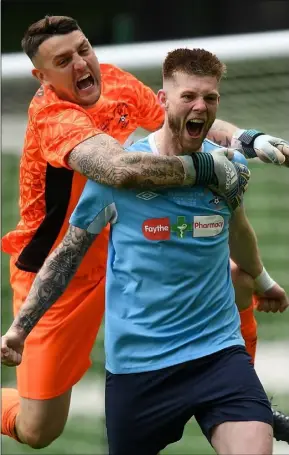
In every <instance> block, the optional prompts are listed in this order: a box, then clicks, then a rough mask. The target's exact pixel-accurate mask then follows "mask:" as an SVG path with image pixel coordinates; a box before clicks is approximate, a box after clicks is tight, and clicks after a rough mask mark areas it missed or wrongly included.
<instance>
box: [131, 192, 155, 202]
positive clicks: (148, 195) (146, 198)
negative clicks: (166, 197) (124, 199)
mask: <svg viewBox="0 0 289 455" xmlns="http://www.w3.org/2000/svg"><path fill="white" fill-rule="evenodd" d="M136 197H138V198H139V199H143V200H144V201H149V200H150V199H154V198H155V197H158V194H157V193H153V192H152V191H143V192H142V193H139V194H137V195H136Z"/></svg>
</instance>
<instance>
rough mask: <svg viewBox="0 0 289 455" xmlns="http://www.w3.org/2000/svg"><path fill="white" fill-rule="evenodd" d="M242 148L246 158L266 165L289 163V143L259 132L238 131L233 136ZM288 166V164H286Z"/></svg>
mask: <svg viewBox="0 0 289 455" xmlns="http://www.w3.org/2000/svg"><path fill="white" fill-rule="evenodd" d="M233 138H234V139H237V140H238V141H239V142H240V143H241V146H242V150H243V153H244V155H245V157H246V158H257V157H258V158H259V159H260V160H261V161H263V162H264V163H274V164H283V163H285V161H287V163H288V161H289V143H288V142H286V141H284V140H283V139H281V138H277V137H273V136H269V135H268V134H264V133H262V132H261V131H257V130H237V131H236V133H235V134H234V136H233ZM285 164H286V163H285Z"/></svg>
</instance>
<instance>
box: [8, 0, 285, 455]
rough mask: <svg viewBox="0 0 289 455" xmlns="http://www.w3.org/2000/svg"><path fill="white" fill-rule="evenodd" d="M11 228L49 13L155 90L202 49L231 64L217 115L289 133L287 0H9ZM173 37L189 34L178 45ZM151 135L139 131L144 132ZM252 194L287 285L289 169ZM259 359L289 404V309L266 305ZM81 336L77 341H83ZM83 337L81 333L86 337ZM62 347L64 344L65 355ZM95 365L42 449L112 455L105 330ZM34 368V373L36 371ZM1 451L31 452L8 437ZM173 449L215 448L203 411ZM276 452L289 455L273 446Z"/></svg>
mask: <svg viewBox="0 0 289 455" xmlns="http://www.w3.org/2000/svg"><path fill="white" fill-rule="evenodd" d="M1 6H2V21H1V22H2V23H1V27H2V160H1V161H2V166H1V188H2V225H1V230H2V234H4V233H6V232H7V231H8V230H10V229H12V228H13V227H15V224H16V223H17V221H18V216H19V215H18V191H19V190H18V166H19V157H20V154H21V150H22V145H23V137H24V132H25V126H26V113H27V108H28V105H29V102H30V99H31V98H32V96H33V94H34V92H35V90H36V89H37V83H36V82H35V81H34V80H33V79H32V77H31V76H30V62H29V60H28V59H27V58H26V57H25V56H23V55H21V54H20V52H21V46H20V41H21V38H22V36H23V34H24V32H25V30H26V28H27V27H28V26H29V25H30V24H31V23H32V22H34V21H36V20H38V19H40V18H41V17H43V16H44V15H45V14H54V15H68V16H73V17H75V18H76V19H77V20H78V22H79V24H80V26H81V27H82V29H83V31H84V33H85V34H86V35H87V37H88V38H89V40H90V41H91V43H92V45H93V46H95V47H96V48H95V50H96V53H97V55H98V57H99V60H100V61H101V62H105V63H114V64H117V65H119V66H121V67H123V68H124V69H126V70H129V71H131V72H132V73H134V74H135V75H137V76H138V77H139V78H140V79H141V80H142V81H143V82H145V83H146V84H148V85H150V86H151V87H152V88H153V89H154V90H158V88H160V86H161V63H162V59H163V58H164V57H165V55H166V52H168V51H169V50H172V49H173V48H175V47H180V46H188V47H204V48H206V49H208V50H210V51H213V52H215V53H216V54H217V55H218V56H219V58H221V60H223V61H224V62H225V63H226V64H227V67H228V76H227V78H226V80H224V81H223V83H222V89H221V95H222V99H221V107H220V111H219V118H222V119H224V120H228V121H231V122H233V123H236V124H237V125H238V126H240V127H243V128H250V127H252V128H256V129H260V130H263V131H265V132H267V133H271V134H273V135H276V136H277V137H278V136H279V137H282V138H284V139H287V140H289V1H287V0H271V1H266V0H260V1H259V0H254V1H251V2H247V1H245V0H243V1H242V2H238V3H237V2H234V1H232V0H219V1H218V0H192V1H188V0H178V2H176V3H173V2H172V3H171V4H169V2H167V1H165V0H158V1H153V0H147V1H146V2H141V1H134V2H132V1H130V0H127V1H126V2H119V1H115V0H110V2H102V3H100V2H96V1H93V2H92V1H89V0H87V1H85V2H80V1H78V2H76V1H72V0H71V1H69V2H68V1H45V2H42V1H34V2H33V1H30V2H27V1H20V0H18V1H14V0H6V1H5V0H2V4H1ZM173 40H179V41H178V42H174V41H173ZM143 133H144V132H139V131H138V132H137V133H136V137H138V136H139V135H140V134H143ZM251 170H252V178H251V184H250V188H249V190H248V193H247V195H246V206H247V212H248V215H249V218H250V220H251V222H252V224H253V226H254V228H255V230H256V233H257V236H258V239H259V244H260V249H261V253H262V257H263V260H264V263H265V265H266V268H267V270H268V271H269V272H270V274H271V275H272V276H273V277H274V278H275V279H276V280H277V281H278V282H279V284H280V285H282V286H284V287H285V288H286V290H287V291H288V292H289V202H288V193H289V170H288V169H284V168H281V169H279V168H277V167H273V166H268V165H267V166H266V165H262V164H260V163H252V164H251ZM8 259H9V258H8V257H7V256H6V255H2V262H1V276H2V283H1V297H2V308H1V316H2V319H1V321H2V333H3V331H5V330H6V328H7V327H8V324H9V323H10V322H11V320H12V313H11V292H10V287H9V274H8ZM257 319H258V322H259V344H258V349H257V351H258V355H257V364H256V368H257V371H258V374H259V376H260V378H261V380H262V382H263V384H264V386H265V388H266V391H267V393H268V396H269V397H273V403H274V404H276V405H278V407H280V408H281V409H283V411H287V412H288V413H289V379H288V378H289V356H288V348H289V311H287V313H285V314H282V315H280V314H257ZM76 342H78V341H77V340H76ZM79 342H81V340H79ZM60 355H61V353H60ZM92 358H93V366H92V368H91V369H90V370H89V371H88V373H87V374H86V376H85V377H84V378H83V379H82V381H81V382H80V383H79V384H78V385H77V386H76V387H75V390H74V391H73V396H72V407H71V412H70V416H69V421H68V424H67V427H66V429H65V431H64V433H63V435H62V436H61V437H60V438H59V439H58V440H57V441H55V442H54V443H53V444H52V445H51V446H50V447H49V448H47V449H43V450H42V451H41V452H43V453H44V454H79V455H80V454H104V453H107V448H106V437H105V427H104V413H103V399H104V396H103V376H104V368H103V360H104V354H103V333H102V332H101V333H100V334H99V336H98V339H97V341H96V343H95V348H94V350H93V353H92ZM31 374H33V372H31ZM2 385H5V386H6V385H9V386H13V385H15V371H14V370H13V369H8V368H3V369H2ZM2 452H3V454H7V455H8V454H15V455H16V454H29V453H32V452H35V451H34V450H32V449H29V448H27V447H24V446H22V445H18V444H16V443H15V442H14V441H11V440H10V439H8V438H6V437H3V438H2ZM163 453H164V454H198V455H201V454H211V453H212V449H211V447H210V446H209V444H208V443H207V442H206V440H205V439H204V437H203V436H202V434H201V432H200V431H199V429H198V427H197V425H196V424H195V422H194V420H193V419H192V421H190V422H189V423H188V424H187V427H186V430H185V434H184V437H183V439H182V441H181V442H179V443H178V444H174V445H172V446H170V447H168V448H167V449H166V450H165V451H164V452H163ZM274 453H276V454H282V453H283V454H288V453H289V448H288V445H283V444H282V443H278V444H275V448H274Z"/></svg>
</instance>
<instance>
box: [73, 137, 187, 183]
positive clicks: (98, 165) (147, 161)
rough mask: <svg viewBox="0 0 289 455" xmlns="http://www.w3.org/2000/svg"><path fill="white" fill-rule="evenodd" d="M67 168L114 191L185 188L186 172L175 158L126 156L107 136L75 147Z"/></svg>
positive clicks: (145, 154)
mask: <svg viewBox="0 0 289 455" xmlns="http://www.w3.org/2000/svg"><path fill="white" fill-rule="evenodd" d="M68 164H69V166H70V167H71V168H72V169H74V170H75V171H78V172H79V173H81V174H83V175H85V176H86V177H87V178H88V179H90V180H94V181H95V182H98V183H102V184H105V185H109V186H114V187H116V188H139V187H142V188H152V187H155V186H180V185H183V184H186V170H185V168H184V164H183V162H182V160H181V159H180V158H178V157H176V156H163V155H162V156H155V155H153V154H152V153H145V152H129V153H128V152H125V151H124V150H123V148H122V147H121V145H120V144H119V143H118V142H117V141H116V140H115V139H113V138H112V137H111V136H108V135H107V134H98V135H96V136H93V137H91V138H89V139H87V140H86V141H84V142H82V143H81V144H79V145H77V146H76V147H75V148H74V149H73V150H72V151H71V153H70V154H69V158H68Z"/></svg>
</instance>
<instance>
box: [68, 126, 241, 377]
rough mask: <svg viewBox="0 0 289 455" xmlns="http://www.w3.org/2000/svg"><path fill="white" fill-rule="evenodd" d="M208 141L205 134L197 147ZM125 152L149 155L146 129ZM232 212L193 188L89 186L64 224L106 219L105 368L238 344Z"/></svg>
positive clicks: (156, 362) (151, 147)
mask: <svg viewBox="0 0 289 455" xmlns="http://www.w3.org/2000/svg"><path fill="white" fill-rule="evenodd" d="M216 147H217V146H216V144H214V143H212V142H210V141H208V140H205V141H204V144H203V152H210V150H213V149H216ZM129 150H144V151H146V150H147V151H148V152H150V153H157V149H156V146H155V142H154V134H151V135H149V136H148V137H147V138H145V139H143V140H141V141H138V142H137V143H136V144H134V145H133V146H131V147H130V149H129ZM238 160H241V161H242V162H243V163H245V164H246V160H245V159H244V158H243V157H242V158H240V156H239V157H238ZM230 216H231V213H230V210H229V208H228V206H227V204H226V202H225V201H224V200H223V199H222V198H221V197H219V196H217V195H215V194H213V193H212V192H211V191H210V190H209V189H208V188H204V187H201V186H194V187H192V188H174V189H158V190H153V191H148V190H146V191H143V190H141V189H139V190H117V189H114V188H110V187H107V186H103V185H100V184H97V183H94V182H92V181H88V182H87V184H86V186H85V189H84V191H83V193H82V196H81V198H80V200H79V203H78V205H77V207H76V209H75V211H74V212H73V214H72V216H71V219H70V223H71V224H72V225H74V226H78V227H79V228H82V229H85V230H87V231H89V232H91V233H95V234H98V233H99V232H101V230H102V229H103V228H104V226H105V225H106V224H107V223H110V224H111V232H110V241H109V254H108V262H107V278H106V313H105V351H106V368H107V370H108V371H110V372H111V373H115V374H116V373H134V372H144V371H151V370H158V369H161V368H165V367H168V366H171V365H174V364H178V363H181V362H185V361H189V360H193V359H197V358H200V357H203V356H206V355H209V354H212V353H214V352H217V351H219V350H221V349H224V348H227V347H229V346H233V345H243V344H244V342H243V339H242V337H241V334H240V327H239V326H240V320H239V313H238V310H237V307H236V305H235V300H234V289H233V285H232V281H231V273H230V265H229V247H228V228H229V220H230ZM96 305H97V302H96Z"/></svg>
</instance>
